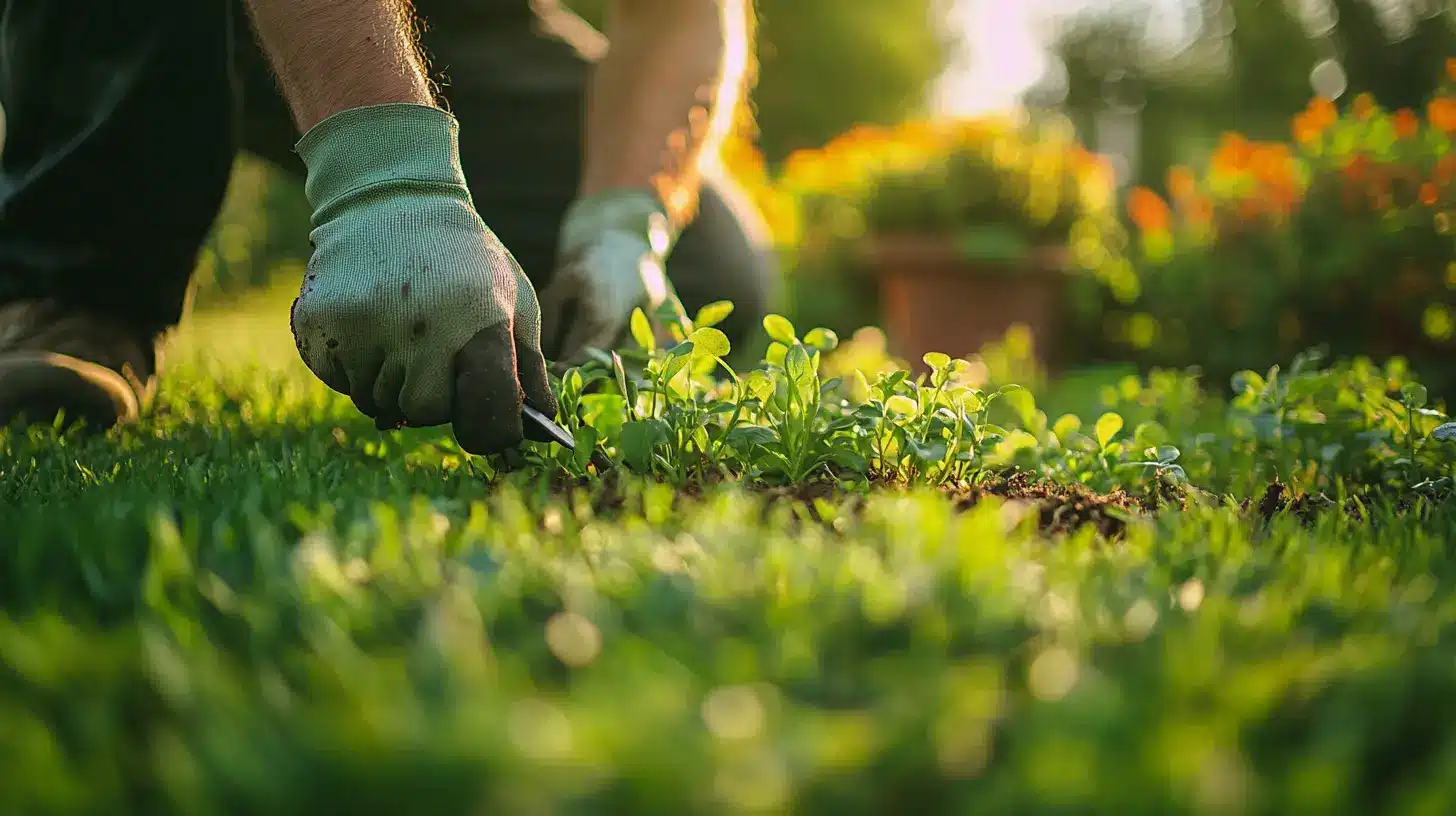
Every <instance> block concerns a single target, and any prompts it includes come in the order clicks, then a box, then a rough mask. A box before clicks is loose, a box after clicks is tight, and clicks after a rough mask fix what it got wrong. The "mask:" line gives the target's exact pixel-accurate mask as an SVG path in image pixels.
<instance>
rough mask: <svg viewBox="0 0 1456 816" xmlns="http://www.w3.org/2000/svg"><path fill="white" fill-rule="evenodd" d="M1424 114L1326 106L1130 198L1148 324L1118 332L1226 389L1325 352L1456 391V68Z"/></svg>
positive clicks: (1148, 355)
mask: <svg viewBox="0 0 1456 816" xmlns="http://www.w3.org/2000/svg"><path fill="white" fill-rule="evenodd" d="M1449 68H1450V73H1451V77H1450V81H1449V82H1448V83H1447V85H1446V86H1445V87H1444V88H1443V89H1442V91H1441V92H1440V93H1439V94H1438V95H1437V97H1436V98H1435V99H1433V100H1431V102H1430V104H1429V105H1428V106H1427V107H1426V109H1425V110H1424V111H1414V110H1397V111H1386V110H1384V109H1382V108H1381V107H1380V106H1379V104H1377V102H1376V101H1375V100H1374V99H1372V98H1370V97H1369V96H1361V97H1359V98H1357V99H1355V100H1354V101H1353V103H1352V104H1350V105H1349V106H1348V109H1347V110H1345V111H1343V112H1342V111H1339V110H1338V109H1337V108H1336V106H1335V104H1334V103H1333V102H1332V101H1330V100H1328V99H1318V98H1317V99H1314V100H1312V101H1311V103H1310V104H1309V106H1308V107H1307V109H1306V110H1304V111H1303V112H1301V113H1300V114H1299V115H1297V116H1295V117H1294V119H1293V121H1292V122H1291V131H1292V137H1293V138H1292V141H1291V142H1290V143H1288V144H1285V143H1270V142H1257V141H1252V140H1250V139H1247V138H1245V137H1244V136H1242V135H1240V134H1237V133H1228V134H1225V136H1224V137H1223V139H1222V141H1221V143H1220V145H1219V147H1218V149H1217V151H1216V152H1215V154H1214V155H1213V156H1212V157H1211V160H1210V161H1209V163H1208V166H1207V167H1206V168H1205V169H1204V170H1203V171H1202V172H1201V173H1195V172H1194V170H1192V169H1191V168H1187V167H1175V168H1173V169H1172V170H1171V171H1170V172H1169V174H1168V178H1167V184H1166V188H1167V196H1166V197H1164V196H1162V195H1160V194H1158V193H1156V192H1154V191H1152V190H1150V189H1147V188H1135V189H1133V190H1131V191H1129V194H1128V196H1127V200H1126V206H1127V211H1128V215H1129V217H1130V219H1131V221H1132V223H1133V224H1134V225H1135V226H1136V237H1135V241H1134V243H1135V245H1136V247H1137V251H1136V253H1135V255H1136V257H1137V260H1138V266H1139V276H1140V278H1141V281H1140V283H1141V288H1142V296H1141V301H1140V303H1139V305H1138V309H1139V310H1140V314H1136V315H1128V314H1121V315H1115V316H1114V318H1115V319H1114V320H1113V321H1110V323H1111V325H1110V326H1109V328H1110V329H1111V331H1112V332H1113V333H1114V334H1115V336H1116V339H1117V340H1119V341H1120V342H1122V343H1124V344H1125V345H1126V346H1128V347H1131V348H1132V349H1134V350H1135V352H1136V354H1137V356H1138V357H1140V358H1141V359H1142V360H1143V361H1144V362H1149V363H1154V364H1162V365H1169V364H1171V365H1185V364H1189V363H1196V364H1199V365H1201V366H1202V367H1204V369H1205V372H1206V373H1207V374H1208V375H1209V376H1210V377H1215V378H1223V377H1226V376H1228V375H1230V374H1232V373H1234V372H1235V371H1238V370H1240V369H1243V368H1247V367H1249V366H1265V365H1269V364H1273V363H1274V362H1277V361H1278V360H1281V359H1288V358H1290V357H1292V356H1294V355H1295V354H1297V353H1298V352H1299V351H1300V350H1301V349H1304V348H1307V347H1310V346H1314V345H1325V346H1328V347H1329V348H1330V350H1331V351H1332V352H1334V353H1335V354H1337V355H1352V354H1370V355H1372V356H1374V357H1376V358H1388V357H1391V356H1404V357H1406V358H1408V359H1410V360H1412V361H1413V362H1414V363H1416V364H1417V366H1418V367H1419V368H1421V369H1422V372H1423V374H1425V376H1426V377H1427V378H1428V379H1429V380H1431V381H1432V382H1433V384H1436V385H1438V387H1440V388H1442V389H1444V388H1446V387H1447V386H1448V385H1456V366H1453V365H1452V364H1451V363H1450V362H1448V361H1449V360H1451V359H1452V351H1453V350H1456V348H1453V338H1456V309H1453V307H1456V302H1453V292H1456V263H1453V261H1456V256H1453V247H1456V242H1453V238H1456V233H1453V231H1452V227H1451V224H1452V219H1453V217H1456V153H1453V151H1452V140H1453V136H1456V60H1453V61H1452V62H1451V65H1450V66H1449Z"/></svg>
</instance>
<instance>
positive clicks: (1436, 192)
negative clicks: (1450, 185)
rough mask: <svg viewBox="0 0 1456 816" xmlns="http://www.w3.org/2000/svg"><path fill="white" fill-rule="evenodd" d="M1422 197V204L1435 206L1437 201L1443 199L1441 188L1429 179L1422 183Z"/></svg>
mask: <svg viewBox="0 0 1456 816" xmlns="http://www.w3.org/2000/svg"><path fill="white" fill-rule="evenodd" d="M1420 198H1421V203H1422V204H1424V205H1426V206H1427V207H1434V206H1435V205H1436V202H1437V201H1439V200H1441V190H1440V189H1439V188H1438V187H1436V185H1435V184H1432V183H1431V182H1429V181H1428V182H1426V183H1425V184H1422V185H1421V193H1420Z"/></svg>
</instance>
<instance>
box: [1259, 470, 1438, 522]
mask: <svg viewBox="0 0 1456 816" xmlns="http://www.w3.org/2000/svg"><path fill="white" fill-rule="evenodd" d="M1422 499H1423V496H1422V495H1421V494H1419V493H1415V492H1406V493H1398V494H1394V495H1390V494H1386V495H1383V496H1382V495H1381V494H1380V493H1377V492H1372V493H1370V494H1367V495H1364V496H1351V497H1350V498H1348V499H1345V500H1344V501H1343V502H1338V501H1335V500H1334V499H1332V498H1330V497H1329V496H1326V495H1325V494H1323V493H1307V492H1300V491H1295V490H1293V489H1291V488H1290V487H1289V486H1288V485H1285V484H1284V483H1282V482H1277V481H1276V482H1273V483H1271V484H1270V485H1269V486H1268V487H1267V488H1265V489H1264V494H1263V495H1262V496H1260V497H1259V498H1258V499H1244V501H1243V502H1242V503H1241V504H1240V509H1242V510H1243V512H1244V513H1246V514H1248V513H1250V512H1252V513H1253V514H1254V515H1255V516H1256V517H1257V519H1258V520H1259V521H1261V522H1264V523H1266V524H1267V523H1268V522H1270V521H1272V520H1274V519H1275V518H1276V517H1278V516H1280V515H1288V516H1292V517H1294V518H1296V519H1298V520H1299V521H1300V523H1301V524H1304V525H1305V526H1307V527H1312V526H1314V524H1315V522H1316V521H1317V520H1318V519H1319V517H1320V516H1322V515H1325V514H1327V513H1330V512H1332V511H1334V512H1339V513H1342V514H1343V515H1345V516H1346V517H1348V518H1350V519H1351V520H1354V521H1367V520H1369V517H1370V513H1371V510H1372V509H1374V508H1375V507H1376V506H1379V505H1381V504H1385V505H1388V506H1389V507H1391V508H1392V509H1393V510H1395V512H1396V513H1397V514H1405V513H1411V512H1416V513H1419V512H1422V510H1423V508H1424V507H1425V504H1424V502H1423V501H1422Z"/></svg>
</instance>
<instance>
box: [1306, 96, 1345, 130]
mask: <svg viewBox="0 0 1456 816" xmlns="http://www.w3.org/2000/svg"><path fill="white" fill-rule="evenodd" d="M1306 113H1307V115H1308V117H1309V121H1310V124H1311V125H1313V126H1314V127H1316V128H1319V129H1320V130H1321V131H1323V130H1324V129H1325V128H1328V127H1330V126H1331V125H1333V124H1334V123H1335V122H1337V121H1339V119H1340V112H1339V110H1337V109H1336V108H1335V103H1334V101H1333V100H1331V99H1328V98H1326V97H1323V96H1316V97H1315V98H1313V99H1311V100H1309V110H1308V111H1307V112H1306Z"/></svg>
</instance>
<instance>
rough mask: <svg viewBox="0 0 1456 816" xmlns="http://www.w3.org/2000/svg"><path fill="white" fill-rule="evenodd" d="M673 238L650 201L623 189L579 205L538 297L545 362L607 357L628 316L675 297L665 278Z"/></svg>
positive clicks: (646, 193) (566, 222) (565, 225)
mask: <svg viewBox="0 0 1456 816" xmlns="http://www.w3.org/2000/svg"><path fill="white" fill-rule="evenodd" d="M675 239H676V236H675V235H674V234H673V230H672V227H671V224H670V222H669V220H668V217H667V214H666V211H665V209H664V208H663V206H662V204H661V202H660V201H659V200H658V198H657V196H656V194H654V193H653V192H651V191H650V190H646V189H623V190H613V191H609V192H606V193H601V194H599V195H595V196H589V197H586V198H582V199H578V200H577V201H576V202H575V203H574V204H572V206H571V208H570V209H569V210H568V211H567V213H566V217H565V218H564V219H563V221H562V227H561V238H560V242H559V246H558V250H557V266H556V269H555V272H554V274H553V275H552V278H551V283H550V285H548V286H547V287H546V288H545V289H543V290H542V291H541V316H542V335H541V336H542V341H543V348H544V351H545V354H546V356H547V357H548V358H550V359H552V360H561V361H565V362H569V363H580V362H582V361H583V359H584V357H585V353H586V349H587V348H588V347H594V348H599V349H610V348H612V347H613V345H614V344H615V343H616V342H617V341H618V340H619V339H621V338H622V336H623V334H624V331H625V329H626V327H627V323H628V321H629V320H630V318H631V317H632V310H633V309H635V308H637V307H639V306H640V307H642V308H643V309H644V311H646V312H647V313H648V314H652V313H653V312H654V311H655V310H656V309H657V308H658V307H660V306H661V305H662V304H663V303H665V302H669V301H670V302H672V303H674V304H675V303H676V302H677V300H676V298H677V296H676V295H675V294H674V293H673V290H672V285H671V283H669V282H668V279H667V275H666V273H665V271H664V265H665V264H666V261H667V255H668V253H669V252H670V251H671V249H672V244H673V242H674V240H675Z"/></svg>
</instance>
